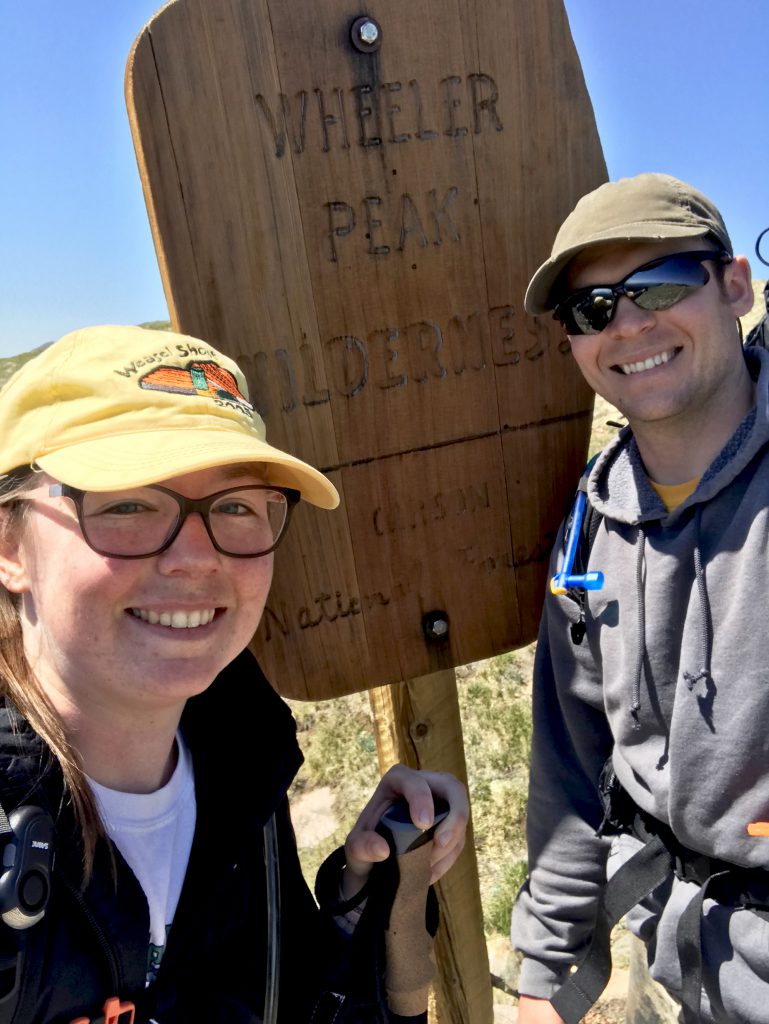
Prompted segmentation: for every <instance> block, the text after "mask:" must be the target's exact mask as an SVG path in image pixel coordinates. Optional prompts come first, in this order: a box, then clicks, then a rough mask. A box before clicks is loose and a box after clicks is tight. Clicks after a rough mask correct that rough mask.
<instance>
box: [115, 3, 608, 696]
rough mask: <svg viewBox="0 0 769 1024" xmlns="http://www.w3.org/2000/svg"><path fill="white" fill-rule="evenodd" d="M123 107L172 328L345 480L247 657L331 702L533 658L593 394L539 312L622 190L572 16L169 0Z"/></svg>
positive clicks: (297, 534) (143, 43) (306, 513)
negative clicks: (536, 316) (561, 244)
mask: <svg viewBox="0 0 769 1024" xmlns="http://www.w3.org/2000/svg"><path fill="white" fill-rule="evenodd" d="M126 89H127V99H128V106H129V115H130V118H131V122H132V129H133V132H134V140H135V145H136V150H137V156H138V161H139V167H140V173H141V175H142V180H143V184H144V189H145V195H146V199H147V205H148V209H149V214H150V219H151V222H152V226H153V231H154V237H155V243H156V248H157V251H158V255H159V260H160V266H161V272H162V274H163V278H164V283H165V288H166V294H167V297H168V300H169V305H170V309H171V315H172V319H173V322H174V326H175V328H177V329H178V330H181V331H184V332H187V333H189V334H192V335H195V336H198V337H201V338H204V339H206V340H208V341H210V342H211V343H213V344H214V345H216V346H218V347H220V348H221V349H223V350H224V351H226V352H228V353H229V354H230V355H232V356H233V357H234V358H235V359H236V360H237V361H238V362H239V363H240V365H241V366H242V367H243V369H244V370H245V372H246V375H247V377H248V380H249V386H250V388H251V396H252V399H253V400H254V402H255V404H256V406H257V408H258V409H259V411H260V412H261V413H262V414H263V415H264V417H265V419H266V422H267V427H268V436H269V437H270V439H271V440H272V441H273V443H276V444H278V445H279V446H283V447H285V448H287V449H288V450H290V451H292V452H294V453H296V454H298V455H300V456H301V457H303V458H305V459H307V460H308V461H309V462H312V463H313V464H314V465H316V466H318V467H319V468H321V469H322V470H323V471H324V472H326V473H328V474H329V475H330V477H331V478H332V479H333V480H334V482H335V484H336V485H337V487H338V488H339V490H340V492H341V494H342V507H341V509H339V510H337V511H336V512H331V513H329V512H319V511H316V510H315V509H312V508H309V507H307V508H301V509H300V510H299V511H298V513H297V515H296V516H295V518H294V521H293V522H292V526H291V531H290V535H289V537H288V539H287V541H286V543H285V545H284V546H283V547H282V548H281V549H280V550H279V551H278V553H277V555H276V567H275V568H276V571H275V583H274V585H273V590H272V593H271V596H270V600H269V604H268V607H267V611H266V613H265V616H264V620H263V623H262V627H261V628H260V632H259V634H258V636H257V638H256V640H255V649H256V650H257V653H258V656H259V658H260V660H261V662H262V664H263V666H264V668H265V670H266V672H267V673H268V675H269V676H270V677H271V678H272V679H273V680H274V681H275V682H276V685H277V686H278V688H279V689H280V690H281V692H283V693H284V694H286V695H288V696H293V697H308V698H312V699H317V698H320V697H328V696H334V695H338V694H342V693H348V692H351V691H354V690H358V689H363V688H366V687H370V686H373V685H378V684H382V683H391V682H396V681H398V680H401V679H408V678H413V677H417V676H420V675H425V674H427V673H430V672H432V671H435V670H436V669H439V668H445V667H449V666H451V665H456V664H463V663H466V662H469V661H472V660H476V659H479V658H484V657H488V656H490V655H492V654H495V653H499V652H501V651H504V650H509V649H511V648H513V647H516V646H520V645H521V644H523V643H527V642H529V641H530V640H531V639H533V637H534V635H535V631H536V624H537V620H538V617H539V610H540V606H541V600H542V592H543V586H544V573H545V566H546V559H547V553H548V549H549V547H550V545H551V543H552V540H553V536H554V532H555V530H556V527H557V524H558V522H559V520H560V518H561V516H562V514H563V511H564V508H565V506H566V504H567V501H568V496H569V495H570V494H571V492H572V490H573V487H574V482H575V480H576V479H577V477H578V475H579V471H580V469H581V467H582V464H583V462H584V458H585V453H586V446H587V440H588V436H589V430H590V417H591V409H592V395H591V393H590V392H589V391H588V389H587V388H586V386H585V385H584V384H583V382H582V379H581V377H580V375H579V373H578V371H577V370H576V369H575V366H574V363H573V361H572V359H571V356H570V354H569V352H568V348H567V345H566V344H565V343H564V341H563V339H562V338H561V336H560V333H559V330H557V329H556V326H555V325H554V324H553V323H551V322H549V321H544V320H543V321H542V322H539V321H536V322H535V321H534V320H532V319H530V318H528V317H527V316H525V314H524V313H523V311H522V296H523V292H524V290H525V286H526V283H527V281H528V278H529V276H530V274H531V272H532V271H533V269H534V268H535V267H536V266H537V264H538V263H539V262H540V261H541V259H543V258H544V257H545V256H546V254H547V252H548V251H549V247H550V244H551V241H552V238H553V236H554V234H555V231H556V229H557V227H558V224H559V223H560V221H561V220H562V219H563V217H564V216H565V214H566V213H567V212H568V211H569V210H570V209H571V207H572V205H573V204H574V202H575V201H576V199H577V197H578V196H579V195H581V194H582V193H584V192H586V191H588V190H589V189H591V188H593V187H595V186H596V185H597V184H598V183H600V182H601V181H603V180H605V177H606V173H605V168H604V163H603V158H602V155H601V150H600V145H599V142H598V137H597V133H596V129H595V124H594V121H593V115H592V110H591V107H590V102H589V99H588V96H587V93H586V90H585V87H584V83H583V79H582V73H581V70H580V67H579V62H578V59H577V56H576V53H575V51H574V47H573V44H572V40H571V36H570V33H569V29H568V23H567V21H566V16H565V12H564V10H563V7H562V3H561V0H482V2H481V0H476V2H472V0H470V2H464V3H462V4H451V3H446V2H445V0H389V2H386V3H385V2H384V0H372V2H371V3H370V4H368V6H367V7H366V8H365V10H361V9H359V8H357V7H351V6H350V5H349V4H348V3H346V2H343V0H313V2H312V3H311V2H309V0H292V2H290V3H287V2H286V0H174V2H172V3H170V4H168V5H167V6H166V7H165V8H163V9H162V10H161V11H160V13H159V14H158V15H157V16H156V17H155V18H154V19H153V20H152V21H151V22H150V24H149V25H148V26H147V27H146V28H145V29H144V30H143V31H142V33H141V34H140V36H139V38H138V40H137V42H136V44H135V47H134V49H133V51H132V53H131V56H130V58H129V63H128V70H127V85H126Z"/></svg>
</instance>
